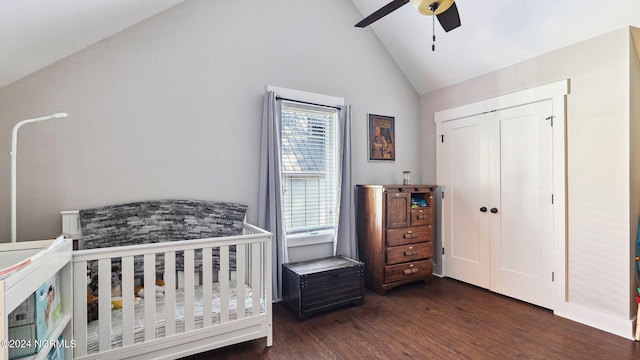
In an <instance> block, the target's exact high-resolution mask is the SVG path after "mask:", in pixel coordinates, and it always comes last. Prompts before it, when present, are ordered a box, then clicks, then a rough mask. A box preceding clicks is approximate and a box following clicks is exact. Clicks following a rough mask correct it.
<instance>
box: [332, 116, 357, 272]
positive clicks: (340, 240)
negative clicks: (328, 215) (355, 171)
mask: <svg viewBox="0 0 640 360" xmlns="http://www.w3.org/2000/svg"><path fill="white" fill-rule="evenodd" d="M338 117H339V118H338V128H339V131H340V133H339V136H338V138H339V140H340V144H339V149H340V155H341V156H340V161H341V173H340V182H339V184H340V197H339V199H340V205H339V208H338V209H339V210H338V211H339V217H338V232H337V238H336V242H335V251H334V254H335V255H342V256H346V257H348V258H351V259H354V260H358V242H357V240H356V219H355V216H356V214H355V187H354V185H353V181H352V178H351V105H345V106H341V107H340V111H339V112H338Z"/></svg>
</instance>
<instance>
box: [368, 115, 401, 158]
mask: <svg viewBox="0 0 640 360" xmlns="http://www.w3.org/2000/svg"><path fill="white" fill-rule="evenodd" d="M368 117H369V121H368V125H369V128H368V136H367V139H368V141H367V145H368V150H367V151H368V153H369V161H395V160H396V128H395V118H394V117H393V116H385V115H376V114H368Z"/></svg>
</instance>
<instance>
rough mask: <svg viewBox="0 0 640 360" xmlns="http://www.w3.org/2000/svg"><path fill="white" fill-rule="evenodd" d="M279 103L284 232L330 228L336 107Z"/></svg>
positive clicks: (335, 172) (334, 187)
mask: <svg viewBox="0 0 640 360" xmlns="http://www.w3.org/2000/svg"><path fill="white" fill-rule="evenodd" d="M281 104H282V106H281V119H282V120H281V121H282V127H281V135H282V136H281V140H282V177H283V187H284V212H285V214H284V217H285V226H286V232H287V234H301V233H312V232H318V231H322V230H329V229H331V230H332V229H334V227H335V224H336V218H335V217H336V206H337V201H338V200H337V188H338V169H337V166H338V161H337V154H338V151H337V141H336V140H337V125H336V124H337V121H338V114H337V110H336V109H334V108H330V107H322V106H314V105H307V104H303V103H298V102H294V101H286V100H283V101H282V103H281Z"/></svg>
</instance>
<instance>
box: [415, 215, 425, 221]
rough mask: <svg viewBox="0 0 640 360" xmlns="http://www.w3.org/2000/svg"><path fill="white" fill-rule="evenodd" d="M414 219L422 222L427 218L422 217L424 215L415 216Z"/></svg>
mask: <svg viewBox="0 0 640 360" xmlns="http://www.w3.org/2000/svg"><path fill="white" fill-rule="evenodd" d="M416 218H417V219H418V220H424V219H426V218H427V217H426V216H424V215H418V216H416Z"/></svg>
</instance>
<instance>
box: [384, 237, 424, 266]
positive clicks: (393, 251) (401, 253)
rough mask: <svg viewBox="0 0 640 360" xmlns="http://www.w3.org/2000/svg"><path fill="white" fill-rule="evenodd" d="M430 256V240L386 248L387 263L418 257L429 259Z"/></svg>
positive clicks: (418, 258) (417, 258) (412, 259)
mask: <svg viewBox="0 0 640 360" xmlns="http://www.w3.org/2000/svg"><path fill="white" fill-rule="evenodd" d="M432 256H433V251H432V244H431V241H427V242H421V243H415V244H411V245H403V246H394V247H389V248H387V265H392V264H399V263H403V262H408V261H415V260H420V259H429V258H431V257H432Z"/></svg>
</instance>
